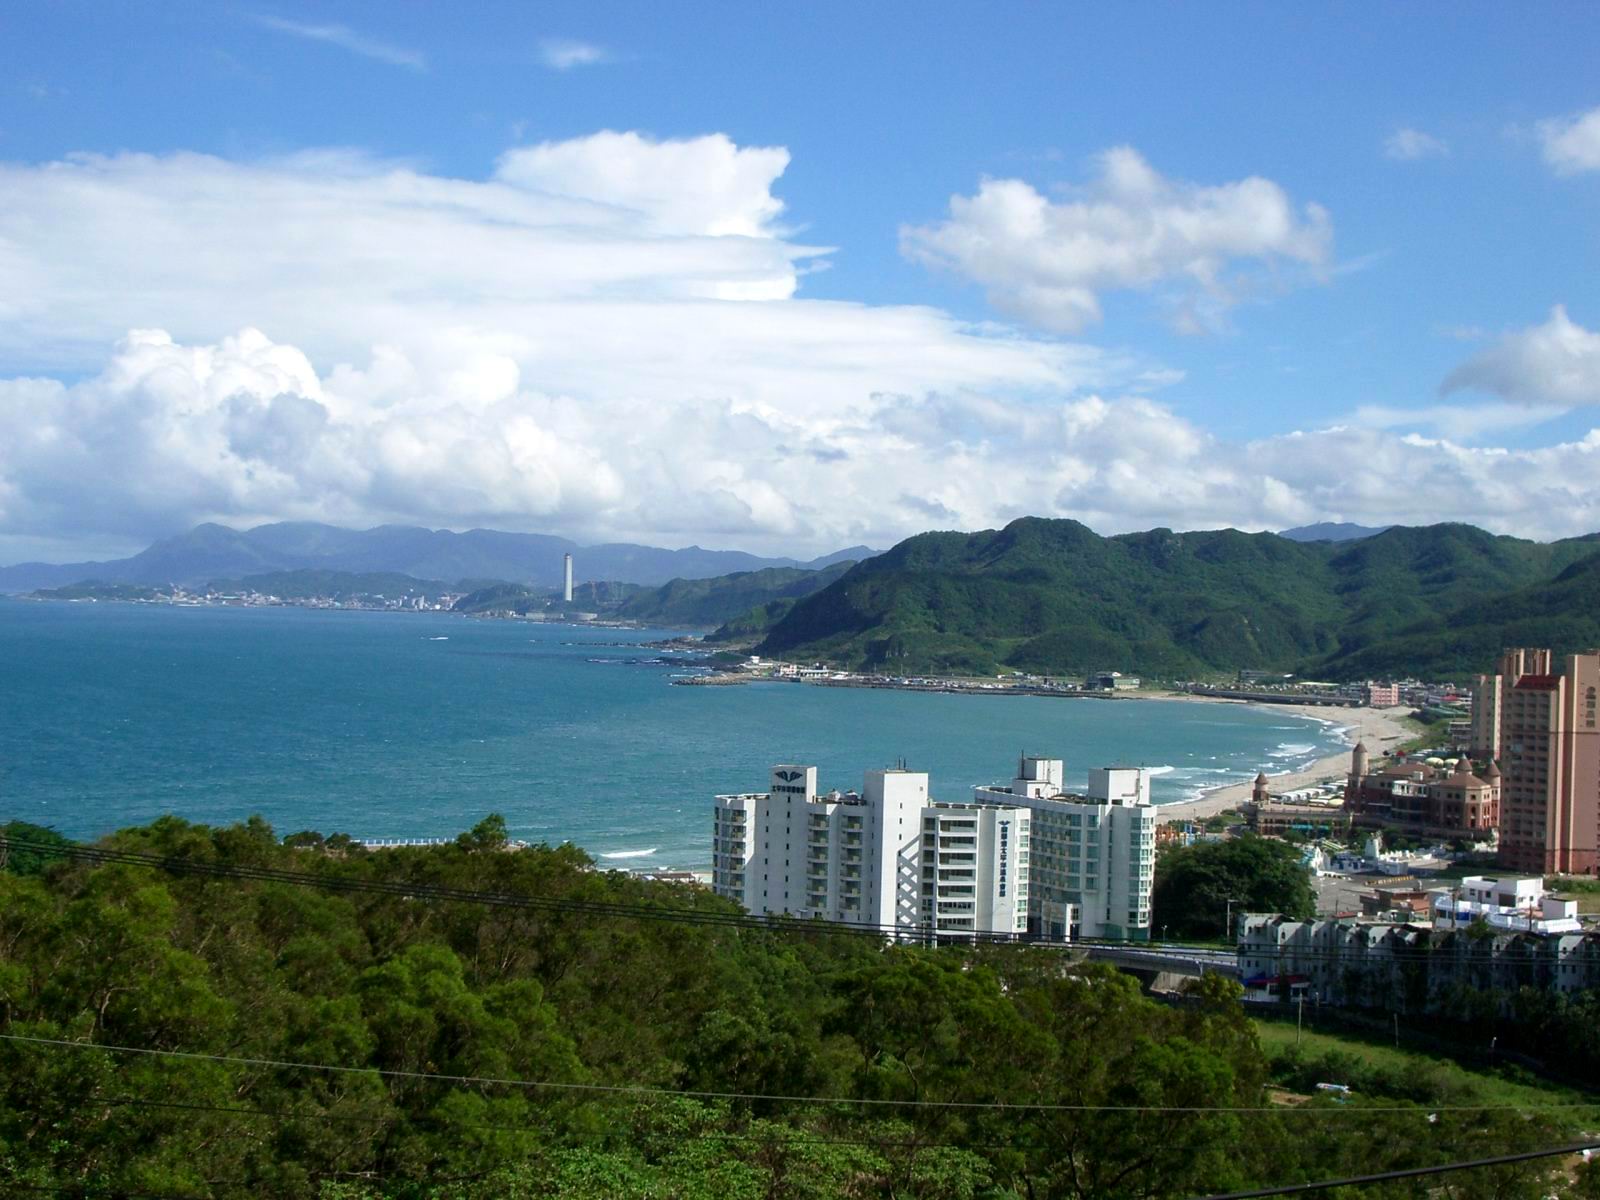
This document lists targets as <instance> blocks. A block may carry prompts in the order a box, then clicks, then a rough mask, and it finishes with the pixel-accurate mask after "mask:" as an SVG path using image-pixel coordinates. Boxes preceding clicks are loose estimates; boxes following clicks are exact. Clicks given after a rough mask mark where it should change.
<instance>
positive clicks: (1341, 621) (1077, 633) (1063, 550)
mask: <svg viewBox="0 0 1600 1200" xmlns="http://www.w3.org/2000/svg"><path fill="white" fill-rule="evenodd" d="M1597 551H1600V542H1597V541H1596V540H1595V539H1594V538H1592V537H1591V538H1575V539H1569V540H1566V541H1561V542H1553V543H1548V544H1544V543H1538V542H1530V541H1524V540H1521V539H1518V538H1510V537H1498V536H1495V535H1492V534H1489V533H1485V532H1484V531H1483V530H1481V529H1476V528H1474V527H1472V526H1469V525H1434V526H1428V527H1425V528H1406V527H1395V528H1391V529H1388V530H1385V531H1383V532H1382V533H1379V534H1376V535H1374V536H1372V537H1367V538H1362V539H1360V540H1356V541H1344V542H1297V541H1293V540H1290V539H1288V538H1283V537H1280V536H1278V535H1276V534H1270V533H1258V534H1246V533H1240V532H1239V531H1237V530H1232V529H1225V530H1218V531H1211V532H1201V533H1173V532H1172V531H1171V530H1167V529H1155V530H1150V531H1148V532H1144V533H1131V534H1122V535H1118V536H1116V537H1100V536H1099V535H1098V534H1096V533H1094V532H1093V531H1092V530H1090V529H1088V528H1087V527H1085V526H1083V525H1081V524H1079V523H1078V522H1076V521H1067V520H1046V519H1042V518H1024V519H1022V520H1018V521H1014V522H1012V523H1011V524H1010V525H1007V526H1006V527H1005V528H1004V529H999V530H985V531H983V532H980V533H972V534H962V533H927V534H922V535H919V536H917V537H913V538H909V539H907V540H906V541H904V542H901V543H900V544H899V545H897V546H895V547H894V548H893V549H891V550H889V551H888V552H887V553H885V554H882V555H879V556H878V557H876V558H873V559H869V560H867V561H865V562H863V563H860V564H858V565H857V566H855V567H854V568H853V569H851V570H850V571H849V572H847V573H846V574H845V575H844V576H843V577H842V578H840V579H839V580H838V581H837V582H835V583H834V584H832V585H831V586H829V587H827V588H825V589H823V590H822V591H819V592H817V593H816V594H815V595H813V596H809V597H807V598H805V599H802V600H800V601H798V602H797V603H795V604H794V605H793V607H792V608H791V609H789V611H787V612H786V613H784V614H782V616H781V617H780V618H779V619H777V620H776V621H775V622H774V623H773V624H772V625H771V626H770V628H768V629H767V631H766V634H765V638H764V640H763V641H762V642H761V644H760V646H759V647H758V649H759V651H760V652H761V653H763V654H766V655H770V656H774V657H790V658H807V659H819V660H824V661H830V662H834V663H837V664H839V665H843V666H848V667H853V668H857V669H865V670H881V671H890V672H894V673H904V672H908V671H944V672H951V673H972V674H988V673H992V672H994V671H997V670H1001V669H1005V668H1012V669H1021V670H1027V671H1035V672H1046V673H1049V672H1060V673H1067V672H1077V671H1085V670H1112V669H1114V670H1121V671H1128V672H1135V673H1139V674H1143V675H1153V676H1159V677H1165V678H1195V677H1203V676H1206V675H1214V674H1219V673H1225V672H1231V671H1234V670H1237V669H1238V668H1241V667H1253V668H1270V669H1282V670H1285V671H1292V672H1296V673H1298V674H1300V675H1302V676H1304V677H1317V678H1329V677H1331V678H1339V679H1348V678H1361V677H1364V676H1368V675H1380V674H1383V675H1409V674H1415V675H1421V676H1426V677H1434V678H1438V677H1447V676H1450V675H1459V674H1464V673H1467V672H1470V671H1475V670H1483V669H1485V668H1486V667H1488V666H1489V665H1490V663H1491V661H1492V659H1493V656H1494V654H1495V653H1497V652H1498V650H1499V649H1500V647H1501V646H1502V645H1503V644H1511V643H1518V644H1535V645H1547V644H1548V645H1554V646H1556V647H1557V648H1558V649H1562V650H1574V649H1583V648H1587V647H1589V646H1591V645H1595V644H1600V602H1597V600H1596V592H1595V590H1594V588H1593V586H1592V584H1593V583H1594V582H1595V581H1596V579H1600V567H1597V566H1596V563H1595V561H1594V556H1595V554H1596V552H1597Z"/></svg>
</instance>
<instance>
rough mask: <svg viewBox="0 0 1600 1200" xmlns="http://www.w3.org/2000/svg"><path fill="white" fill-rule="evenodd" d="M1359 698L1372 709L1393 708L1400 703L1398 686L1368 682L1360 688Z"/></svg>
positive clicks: (1395, 684) (1396, 684)
mask: <svg viewBox="0 0 1600 1200" xmlns="http://www.w3.org/2000/svg"><path fill="white" fill-rule="evenodd" d="M1361 698H1362V701H1363V703H1365V704H1367V705H1368V706H1370V707H1372V708H1394V707H1395V706H1396V705H1397V704H1399V703H1400V685H1399V684H1398V683H1372V682H1370V681H1369V682H1367V683H1365V684H1363V685H1362V687H1361Z"/></svg>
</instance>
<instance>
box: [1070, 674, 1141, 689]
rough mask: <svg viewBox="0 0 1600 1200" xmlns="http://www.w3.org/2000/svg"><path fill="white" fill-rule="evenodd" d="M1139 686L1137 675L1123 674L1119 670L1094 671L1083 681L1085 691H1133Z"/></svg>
mask: <svg viewBox="0 0 1600 1200" xmlns="http://www.w3.org/2000/svg"><path fill="white" fill-rule="evenodd" d="M1138 688H1139V677H1138V676H1137V675H1124V674H1123V673H1122V672H1121V671H1096V672H1095V673H1094V674H1092V675H1088V676H1086V677H1085V678H1084V681H1083V690H1084V691H1086V692H1133V691H1137V690H1138Z"/></svg>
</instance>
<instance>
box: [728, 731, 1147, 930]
mask: <svg viewBox="0 0 1600 1200" xmlns="http://www.w3.org/2000/svg"><path fill="white" fill-rule="evenodd" d="M712 851H713V861H712V886H713V888H714V889H715V891H716V892H717V894H718V895H721V896H726V897H727V898H729V899H731V900H735V901H738V902H739V903H740V904H742V905H743V906H744V907H745V908H746V909H747V910H748V911H750V912H752V913H756V914H760V915H764V914H783V915H789V916H795V917H801V918H808V919H819V920H828V921H840V922H845V923H849V924H855V925H863V926H871V927H875V928H878V929H881V930H883V931H884V932H885V933H888V934H893V935H898V934H899V933H900V931H904V932H905V933H907V934H913V933H924V934H931V935H940V936H942V935H951V936H975V935H989V936H1018V937H1022V936H1034V937H1041V938H1049V939H1055V940H1060V939H1067V938H1072V937H1110V938H1148V937H1149V936H1150V885H1151V878H1152V874H1153V872H1154V869H1155V811H1154V809H1153V808H1152V807H1151V805H1150V780H1149V776H1148V775H1147V774H1146V772H1145V771H1144V770H1142V769H1141V768H1137V767H1102V768H1098V769H1096V770H1093V771H1091V772H1090V773H1089V786H1088V790H1087V792H1086V793H1084V794H1076V793H1068V792H1067V791H1066V789H1065V767H1064V763H1063V762H1062V760H1061V759H1052V758H1034V757H1028V756H1024V757H1023V758H1022V759H1021V760H1020V762H1019V763H1018V765H1017V774H1016V777H1015V778H1014V779H1012V780H1011V782H1010V783H1008V784H993V785H989V786H986V787H978V788H975V789H974V790H973V796H972V799H971V800H970V801H960V802H958V801H941V800H935V799H933V798H932V796H931V795H930V794H929V790H928V776H927V774H926V773H924V772H919V771H909V770H906V769H905V768H904V767H903V766H902V767H898V768H893V769H886V770H875V771H868V772H867V773H866V776H865V779H864V781H863V784H862V787H861V790H860V791H859V792H837V791H833V792H828V793H826V794H822V793H819V792H818V790H817V769H816V768H815V767H813V766H805V765H799V764H795V765H787V764H786V765H780V766H776V767H774V768H773V769H772V778H771V784H770V786H769V788H768V790H767V791H765V792H755V793H747V794H743V795H730V796H718V797H717V798H716V803H715V824H714V828H713V845H712Z"/></svg>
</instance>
